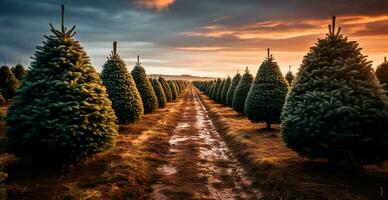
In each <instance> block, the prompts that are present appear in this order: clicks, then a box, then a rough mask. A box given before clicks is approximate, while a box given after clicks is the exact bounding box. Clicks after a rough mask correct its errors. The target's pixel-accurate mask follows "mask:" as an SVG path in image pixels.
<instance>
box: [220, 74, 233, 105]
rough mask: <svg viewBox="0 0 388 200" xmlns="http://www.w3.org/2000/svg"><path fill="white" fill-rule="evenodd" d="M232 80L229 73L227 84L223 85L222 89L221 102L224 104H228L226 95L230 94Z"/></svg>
mask: <svg viewBox="0 0 388 200" xmlns="http://www.w3.org/2000/svg"><path fill="white" fill-rule="evenodd" d="M231 82H232V79H231V78H230V76H229V75H228V77H226V80H225V84H224V86H223V87H222V91H221V103H222V104H225V105H226V95H227V94H228V90H229V87H230V84H231Z"/></svg>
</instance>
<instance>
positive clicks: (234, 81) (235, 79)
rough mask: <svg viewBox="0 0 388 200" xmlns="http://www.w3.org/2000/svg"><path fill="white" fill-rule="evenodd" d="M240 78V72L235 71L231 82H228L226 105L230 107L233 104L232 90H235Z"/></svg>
mask: <svg viewBox="0 0 388 200" xmlns="http://www.w3.org/2000/svg"><path fill="white" fill-rule="evenodd" d="M240 80H241V75H240V73H238V72H237V74H236V75H234V77H233V79H232V82H231V84H230V87H229V89H228V92H227V94H226V105H227V106H229V107H232V105H233V97H234V92H235V91H236V88H237V86H238V84H239V83H240Z"/></svg>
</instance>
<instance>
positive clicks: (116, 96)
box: [101, 41, 144, 124]
mask: <svg viewBox="0 0 388 200" xmlns="http://www.w3.org/2000/svg"><path fill="white" fill-rule="evenodd" d="M116 49H117V42H116V41H115V42H113V51H112V54H111V55H110V56H109V57H108V61H106V62H105V64H104V66H102V72H101V79H102V82H103V83H104V85H105V86H106V88H107V93H108V95H109V99H110V100H111V101H112V108H113V109H114V111H115V113H116V116H117V118H118V120H119V122H120V123H121V124H125V123H129V122H135V121H137V120H139V119H141V118H142V116H143V114H144V109H143V103H142V101H141V97H140V94H139V91H138V90H137V88H136V84H135V81H134V80H133V78H132V76H131V75H130V74H129V72H128V70H127V67H126V66H125V63H124V60H123V59H121V57H120V55H119V54H118V53H117V50H116Z"/></svg>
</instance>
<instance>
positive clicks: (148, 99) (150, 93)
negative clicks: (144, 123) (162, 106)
mask: <svg viewBox="0 0 388 200" xmlns="http://www.w3.org/2000/svg"><path fill="white" fill-rule="evenodd" d="M131 75H132V77H133V80H135V83H136V87H137V90H138V91H139V93H140V96H141V100H142V102H143V107H144V113H150V112H153V111H155V110H156V109H158V98H157V97H156V94H155V92H154V89H153V88H152V85H151V83H150V81H149V80H148V78H147V75H146V72H145V69H144V68H143V67H142V66H141V65H140V63H139V62H138V63H136V65H135V67H134V68H133V70H132V72H131Z"/></svg>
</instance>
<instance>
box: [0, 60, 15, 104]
mask: <svg viewBox="0 0 388 200" xmlns="http://www.w3.org/2000/svg"><path fill="white" fill-rule="evenodd" d="M18 87H19V81H18V80H17V79H16V77H15V76H14V74H13V73H12V71H11V69H10V68H9V67H8V66H2V67H0V91H1V93H2V95H3V97H4V99H5V100H8V99H12V98H13V97H14V96H15V93H16V89H17V88H18Z"/></svg>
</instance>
